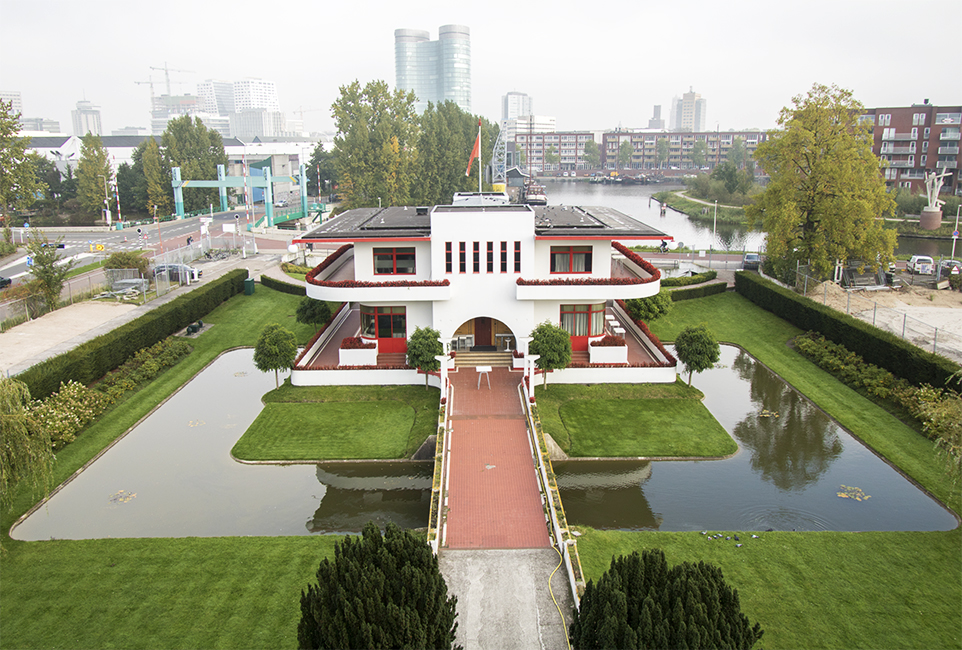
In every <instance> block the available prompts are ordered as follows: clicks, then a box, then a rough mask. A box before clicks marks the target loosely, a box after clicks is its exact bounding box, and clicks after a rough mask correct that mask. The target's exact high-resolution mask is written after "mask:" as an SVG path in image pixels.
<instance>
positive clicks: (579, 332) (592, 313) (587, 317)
mask: <svg viewBox="0 0 962 650" xmlns="http://www.w3.org/2000/svg"><path fill="white" fill-rule="evenodd" d="M561 327H562V329H564V330H565V331H567V332H568V334H570V335H571V336H601V335H603V334H604V333H605V303H603V302H601V303H598V304H596V305H561Z"/></svg>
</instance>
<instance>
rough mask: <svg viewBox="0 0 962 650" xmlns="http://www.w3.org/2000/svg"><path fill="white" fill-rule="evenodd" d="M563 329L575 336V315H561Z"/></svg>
mask: <svg viewBox="0 0 962 650" xmlns="http://www.w3.org/2000/svg"><path fill="white" fill-rule="evenodd" d="M561 328H562V329H564V330H565V331H566V332H568V334H571V335H574V332H575V315H574V314H561Z"/></svg>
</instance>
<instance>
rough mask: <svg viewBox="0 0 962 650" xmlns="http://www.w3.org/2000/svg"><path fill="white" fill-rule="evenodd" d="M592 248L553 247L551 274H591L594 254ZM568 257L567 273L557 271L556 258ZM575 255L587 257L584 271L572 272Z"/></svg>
mask: <svg viewBox="0 0 962 650" xmlns="http://www.w3.org/2000/svg"><path fill="white" fill-rule="evenodd" d="M593 252H594V251H593V250H592V247H591V246H552V247H551V257H550V262H549V263H550V264H551V273H578V274H581V273H591V257H592V253H593ZM565 255H567V257H568V270H567V271H556V270H555V259H556V256H565ZM575 255H586V257H585V269H584V270H583V271H572V270H571V269H573V268H574V261H575Z"/></svg>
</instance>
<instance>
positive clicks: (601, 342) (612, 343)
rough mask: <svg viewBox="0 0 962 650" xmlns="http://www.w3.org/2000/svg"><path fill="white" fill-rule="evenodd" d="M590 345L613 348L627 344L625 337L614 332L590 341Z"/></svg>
mask: <svg viewBox="0 0 962 650" xmlns="http://www.w3.org/2000/svg"><path fill="white" fill-rule="evenodd" d="M591 345H594V346H597V347H604V348H614V347H622V346H624V345H628V344H627V343H625V337H623V336H618V335H616V334H605V335H604V337H603V338H600V339H598V340H597V341H592V342H591Z"/></svg>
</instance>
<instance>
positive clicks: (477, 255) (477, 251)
mask: <svg viewBox="0 0 962 650" xmlns="http://www.w3.org/2000/svg"><path fill="white" fill-rule="evenodd" d="M474 272H475V273H480V272H481V242H474Z"/></svg>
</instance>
